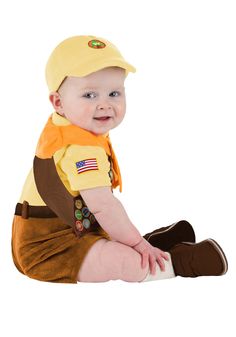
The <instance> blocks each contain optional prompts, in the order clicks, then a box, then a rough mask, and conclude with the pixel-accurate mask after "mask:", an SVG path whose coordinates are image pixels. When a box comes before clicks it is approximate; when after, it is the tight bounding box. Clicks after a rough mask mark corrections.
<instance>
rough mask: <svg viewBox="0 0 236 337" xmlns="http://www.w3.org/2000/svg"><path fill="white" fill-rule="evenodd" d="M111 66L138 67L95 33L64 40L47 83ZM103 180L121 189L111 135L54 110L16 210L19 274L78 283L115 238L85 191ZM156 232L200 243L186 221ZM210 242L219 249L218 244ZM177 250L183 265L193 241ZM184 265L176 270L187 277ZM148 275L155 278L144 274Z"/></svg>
mask: <svg viewBox="0 0 236 337" xmlns="http://www.w3.org/2000/svg"><path fill="white" fill-rule="evenodd" d="M110 66H117V67H121V68H124V69H125V70H126V76H127V74H128V72H135V68H134V67H133V66H131V65H130V64H129V63H127V62H126V61H125V60H124V58H123V57H122V55H121V54H120V52H119V50H118V49H117V48H116V47H115V46H114V45H113V44H112V43H111V42H110V41H108V40H105V39H103V38H97V37H95V36H74V37H71V38H69V39H66V40H64V41H63V42H61V43H60V44H59V45H58V46H57V47H56V48H55V49H54V51H53V53H52V54H51V56H50V58H49V60H48V63H47V66H46V80H47V84H48V88H49V90H50V91H56V90H58V88H59V87H60V85H61V84H62V82H63V81H64V79H65V78H66V77H67V76H78V77H83V76H86V75H88V74H90V73H92V72H95V71H98V70H100V69H103V68H105V67H110ZM98 186H110V188H111V191H112V192H113V188H116V187H117V186H119V188H120V192H121V191H122V179H121V173H120V169H119V165H118V161H117V159H116V156H115V153H114V151H113V148H112V144H111V141H110V137H109V134H108V133H107V134H103V135H95V134H93V133H92V132H89V131H87V130H85V129H82V128H80V127H79V126H76V125H72V124H71V123H70V122H69V120H67V119H66V118H64V117H62V116H60V115H59V114H57V112H54V113H53V114H52V115H51V116H50V117H49V118H48V121H47V123H46V125H45V127H44V129H43V131H42V134H41V136H40V138H39V142H38V145H37V148H36V153H35V157H34V161H33V167H32V169H31V170H30V172H29V174H28V177H27V179H26V181H25V184H24V187H23V190H22V194H21V197H20V199H19V201H18V203H17V205H16V208H15V214H14V218H13V223H12V241H11V246H12V257H13V261H14V263H15V266H16V267H17V269H18V270H19V271H20V272H21V273H23V274H25V275H27V276H29V277H31V278H34V279H37V280H41V281H48V282H61V283H77V275H78V272H79V269H80V266H81V264H82V262H83V259H84V257H85V255H86V254H87V252H88V250H89V249H90V248H91V246H92V245H93V244H94V243H95V242H96V241H97V240H99V239H101V238H106V239H107V240H110V237H109V235H108V233H106V232H105V231H104V230H103V228H102V227H101V226H100V225H99V223H98V222H97V221H96V218H95V216H94V215H93V214H92V213H91V212H90V210H89V209H88V207H87V205H86V203H85V201H84V200H83V198H82V197H81V195H80V190H82V189H87V188H95V187H98ZM154 232H155V233H154ZM154 232H153V233H147V234H146V235H145V236H144V237H145V238H147V240H151V241H152V244H153V245H156V246H157V247H159V246H160V247H161V246H162V247H163V248H165V247H168V249H169V248H171V247H172V246H174V245H175V244H177V243H179V242H181V240H182V241H184V240H187V241H191V242H194V241H195V235H194V232H193V229H192V227H191V225H190V224H189V223H187V222H186V221H185V222H181V223H180V222H179V223H175V224H173V225H172V226H170V228H165V229H164V230H162V229H159V230H155V231H154ZM176 232H178V236H177V235H176ZM206 246H207V249H208V250H209V248H208V246H209V242H206V244H204V245H199V246H192V247H193V248H194V249H195V247H196V249H195V250H196V252H197V255H196V256H197V257H196V261H199V256H200V255H199V254H201V252H202V247H203V248H204V247H206ZM210 246H211V247H210V248H211V249H212V247H213V246H214V247H216V245H215V244H214V245H212V242H211V243H210ZM198 247H200V250H199V248H198ZM204 249H205V248H204ZM190 250H192V248H191V246H190ZM216 250H217V254H214V255H212V256H213V258H212V259H211V264H214V263H212V261H216V259H218V256H223V254H222V253H221V250H220V248H219V247H218V246H217V247H216V248H214V249H213V253H215V251H216ZM185 251H187V253H185ZM199 251H200V253H198V252H199ZM171 253H172V255H174V260H175V265H176V266H179V265H180V267H182V265H184V263H183V261H184V260H183V258H182V257H186V256H188V255H189V246H187V247H186V245H185V246H184V247H183V245H182V246H177V248H176V249H174V248H173V250H172V252H171ZM175 255H176V256H177V258H175ZM181 259H182V260H181ZM180 260H181V263H179V261H180ZM221 260H223V259H221ZM221 260H220V264H221V265H223V264H224V265H226V262H225V259H224V261H223V263H222V261H221ZM187 263H188V264H189V262H187ZM180 267H178V268H176V270H175V272H176V274H178V275H181V276H184V275H185V274H184V272H183V271H182V270H181V268H180ZM184 269H185V268H184ZM219 270H220V269H219ZM203 272H204V273H205V270H204V271H203ZM207 272H208V270H207ZM214 272H215V271H214ZM217 273H219V271H218V270H217ZM171 275H174V272H173V270H172V272H171ZM188 275H189V274H188ZM194 275H195V274H194ZM149 279H152V277H149V276H148V277H147V278H146V279H145V280H149Z"/></svg>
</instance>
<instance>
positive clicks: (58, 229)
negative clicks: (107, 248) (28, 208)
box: [11, 214, 110, 283]
mask: <svg viewBox="0 0 236 337" xmlns="http://www.w3.org/2000/svg"><path fill="white" fill-rule="evenodd" d="M102 238H105V239H108V240H109V239H110V238H109V235H108V234H107V233H106V232H105V231H104V230H103V229H102V227H101V226H100V225H99V224H97V227H96V229H95V230H94V231H91V232H88V233H86V234H84V236H82V237H77V236H76V235H75V233H74V232H73V230H72V228H71V227H70V226H68V225H65V224H63V223H62V221H61V220H60V219H59V218H58V217H54V218H35V217H29V218H27V219H25V218H23V217H22V216H21V215H16V214H15V215H14V219H13V224H12V241H11V247H12V257H13V261H14V264H15V266H16V267H17V269H18V270H19V271H20V272H21V273H23V274H25V275H27V276H28V277H30V278H33V279H37V280H39V281H46V282H58V283H77V274H78V272H79V269H80V266H81V264H82V262H83V259H84V257H85V255H86V254H87V252H88V250H89V249H90V248H91V246H92V245H93V244H94V243H95V242H96V241H97V240H99V239H102Z"/></svg>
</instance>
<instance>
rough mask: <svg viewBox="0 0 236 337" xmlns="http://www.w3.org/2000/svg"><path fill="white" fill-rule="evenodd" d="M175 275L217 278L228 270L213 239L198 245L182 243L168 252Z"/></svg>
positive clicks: (224, 258)
mask: <svg viewBox="0 0 236 337" xmlns="http://www.w3.org/2000/svg"><path fill="white" fill-rule="evenodd" d="M169 253H170V254H171V259H172V263H173V268H174V271H175V274H176V275H179V276H183V277H197V276H213V275H214V276H219V275H223V274H225V273H226V272H227V270H228V262H227V259H226V256H225V254H224V252H223V250H222V248H221V247H220V246H219V244H218V243H217V242H216V241H214V240H213V239H207V240H204V241H201V242H199V243H190V242H182V243H180V244H177V245H176V246H174V247H173V248H171V249H170V250H169Z"/></svg>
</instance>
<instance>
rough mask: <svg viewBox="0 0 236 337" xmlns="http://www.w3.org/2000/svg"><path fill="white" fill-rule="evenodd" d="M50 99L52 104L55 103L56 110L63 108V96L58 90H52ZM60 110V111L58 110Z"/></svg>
mask: <svg viewBox="0 0 236 337" xmlns="http://www.w3.org/2000/svg"><path fill="white" fill-rule="evenodd" d="M49 100H50V102H51V103H52V105H53V107H54V109H55V110H56V111H58V110H60V109H61V108H62V102H61V96H60V94H59V93H58V92H57V91H52V92H50V94H49ZM58 112H60V111H58Z"/></svg>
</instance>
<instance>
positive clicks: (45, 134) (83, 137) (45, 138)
mask: <svg viewBox="0 0 236 337" xmlns="http://www.w3.org/2000/svg"><path fill="white" fill-rule="evenodd" d="M71 144H77V145H86V146H89V145H90V146H99V147H102V148H103V149H104V150H105V151H106V154H107V155H108V156H110V157H111V166H112V168H111V169H112V176H113V179H112V187H113V188H116V187H117V186H120V192H121V191H122V179H121V173H120V168H119V164H118V161H117V158H116V155H115V152H114V150H113V148H112V144H111V141H110V138H109V134H107V136H106V137H104V135H96V134H94V133H92V132H90V131H88V130H85V129H83V128H81V127H80V126H78V125H73V124H70V125H62V126H61V125H55V124H54V123H53V120H52V115H51V116H50V117H49V118H48V121H47V123H46V125H45V127H44V129H43V131H42V133H41V135H40V137H39V141H38V144H37V148H36V156H37V157H38V158H41V159H47V158H52V157H53V155H54V153H55V152H56V151H57V150H59V149H61V148H63V147H64V146H69V145H71Z"/></svg>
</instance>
